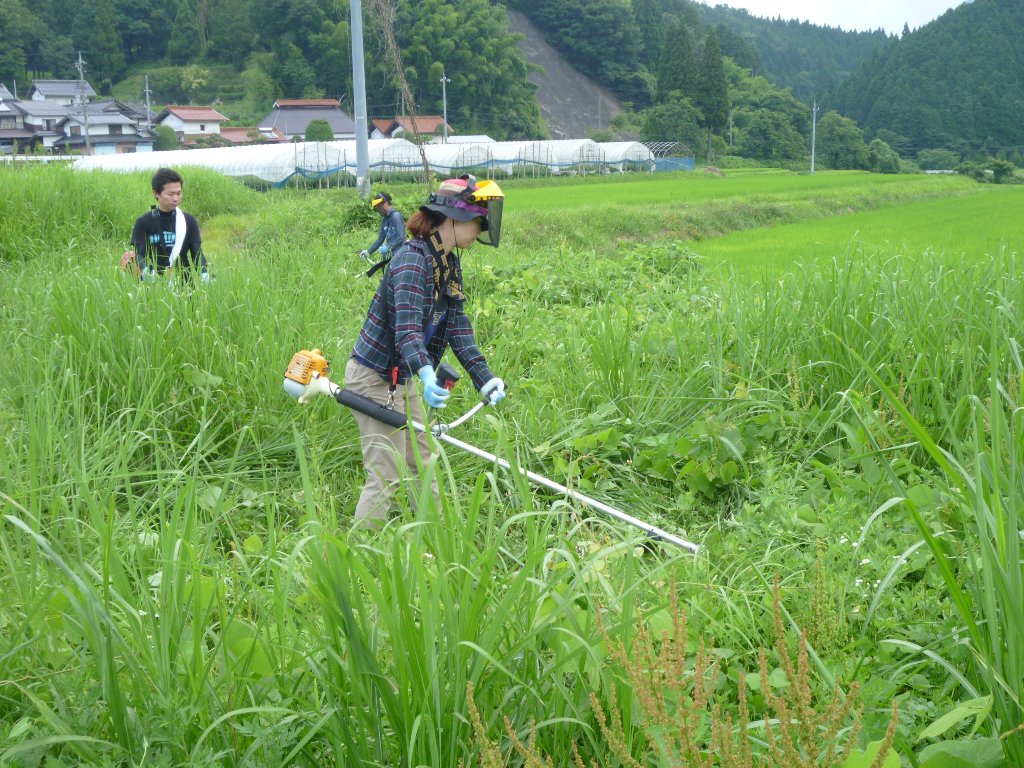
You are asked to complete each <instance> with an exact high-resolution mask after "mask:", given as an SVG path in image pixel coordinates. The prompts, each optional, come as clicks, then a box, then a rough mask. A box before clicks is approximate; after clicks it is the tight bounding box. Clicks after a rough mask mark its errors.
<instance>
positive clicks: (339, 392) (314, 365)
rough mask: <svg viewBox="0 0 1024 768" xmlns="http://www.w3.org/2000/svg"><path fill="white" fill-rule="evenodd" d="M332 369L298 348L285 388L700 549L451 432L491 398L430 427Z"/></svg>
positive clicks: (440, 372) (441, 369)
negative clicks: (426, 436) (349, 385)
mask: <svg viewBox="0 0 1024 768" xmlns="http://www.w3.org/2000/svg"><path fill="white" fill-rule="evenodd" d="M329 373H330V363H329V362H328V361H327V359H326V358H325V357H324V356H323V355H322V354H321V353H320V350H319V349H314V350H306V349H304V350H302V351H300V352H296V353H295V356H294V357H292V360H291V363H289V364H288V369H287V370H286V371H285V372H284V391H285V392H287V393H288V394H289V395H290V396H291V397H294V398H295V399H297V400H298V401H299V403H301V404H303V405H305V404H306V403H308V402H309V401H311V400H312V399H313V398H314V397H316V396H317V395H329V396H330V397H333V398H334V399H335V400H336V401H337V402H338V403H340V404H341V405H344V406H347V407H348V408H352V409H353V410H356V411H359V412H360V413H364V414H366V415H367V416H370V417H372V418H374V419H377V420H378V421H381V422H383V423H384V424H387V425H388V426H391V427H394V428H395V429H405V428H408V429H412V430H415V431H416V432H429V433H430V434H432V435H433V436H434V437H435V438H436V439H437V440H438V441H440V442H442V443H446V444H448V445H451V446H454V447H455V448H459V449H460V450H463V451H466V452H467V453H471V454H473V455H474V456H478V457H480V458H481V459H484V460H486V461H488V462H491V463H492V464H497V465H498V466H499V467H502V468H503V469H507V470H510V471H517V472H519V473H520V474H521V475H522V476H523V477H525V478H526V479H527V480H529V481H530V482H532V483H536V484H537V485H541V486H543V487H545V488H547V489H549V490H552V491H555V492H556V493H560V494H562V495H563V496H568V497H570V498H572V499H575V500H576V501H578V502H580V503H581V504H584V505H586V506H588V507H590V508H591V509H596V510H597V511H598V512H603V513H604V514H606V515H609V516H610V517H614V518H615V519H616V520H619V521H621V522H623V523H626V524H627V525H632V526H633V527H634V528H639V529H640V530H642V531H643V532H644V533H646V534H647V535H648V536H650V537H651V538H654V539H660V540H661V541H667V542H668V543H670V544H675V545H676V546H677V547H682V548H683V549H686V550H688V551H690V552H697V551H698V550H699V549H700V547H699V546H698V545H696V544H694V543H692V542H689V541H686V540H685V539H681V538H679V537H678V536H676V535H674V534H671V533H669V532H668V531H663V530H662V529H661V528H657V527H655V526H653V525H649V524H648V523H645V522H644V521H642V520H638V519H637V518H635V517H632V516H631V515H627V514H626V513H625V512H623V511H621V510H618V509H616V508H615V507H612V506H609V505H608V504H605V503H604V502H603V501H599V500H597V499H594V498H591V497H590V496H586V495H585V494H582V493H580V492H579V491H574V490H572V489H571V488H567V487H566V486H564V485H561V484H560V483H556V482H555V481H553V480H549V479H548V478H546V477H544V476H542V475H538V474H537V473H536V472H531V471H530V470H528V469H523V468H522V467H513V466H512V465H511V464H509V462H507V461H506V460H505V459H502V458H501V457H499V456H495V455H494V454H492V453H488V452H487V451H484V450H481V449H480V448H477V447H476V446H473V445H470V444H469V443H465V442H463V441H462V440H459V439H457V438H455V437H452V436H451V435H450V434H449V431H450V430H452V429H454V428H455V427H457V426H459V425H460V424H464V423H465V422H466V421H468V420H469V419H470V418H472V417H473V416H474V415H475V414H476V413H477V412H478V411H479V410H480V409H481V408H483V407H484V406H485V405H487V404H488V401H484V402H480V403H477V404H476V405H474V406H473V407H472V408H470V409H469V410H468V411H467V412H466V413H465V414H463V415H462V416H461V417H459V418H458V419H456V420H455V421H453V422H451V423H450V424H440V423H439V424H433V425H430V426H429V427H428V426H427V425H425V424H420V423H419V422H417V421H413V420H412V419H408V418H407V417H406V415H405V414H404V413H403V412H401V411H399V410H395V409H394V407H387V406H383V405H380V404H379V403H375V402H374V401H373V400H370V399H368V398H365V397H363V396H362V395H357V394H356V393H355V392H350V391H348V390H347V389H344V388H342V387H339V386H338V385H337V384H335V383H334V382H332V381H331V380H330V378H328V374H329ZM458 379H459V375H458V374H457V373H456V372H455V369H454V368H452V367H451V366H450V365H448V364H447V363H442V364H441V365H440V366H438V368H437V380H438V383H439V384H441V386H443V387H445V388H446V389H452V388H453V387H454V386H455V383H456V382H457V381H458Z"/></svg>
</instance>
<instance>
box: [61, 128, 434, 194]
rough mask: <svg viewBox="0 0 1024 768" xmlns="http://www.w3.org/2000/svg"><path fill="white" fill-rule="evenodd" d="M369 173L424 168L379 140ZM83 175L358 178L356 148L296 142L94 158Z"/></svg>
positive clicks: (393, 142)
mask: <svg viewBox="0 0 1024 768" xmlns="http://www.w3.org/2000/svg"><path fill="white" fill-rule="evenodd" d="M368 147H369V154H370V168H371V170H373V169H378V168H389V169H394V170H416V169H418V168H421V167H422V163H421V161H420V153H419V150H418V149H416V146H415V145H414V144H412V143H411V142H408V141H406V140H404V139H375V140H371V141H369V142H368ZM74 167H75V168H77V169H79V170H105V171H116V172H121V173H130V172H133V171H155V170H156V169H157V168H165V167H166V168H187V167H193V168H196V167H198V168H209V169H210V170H213V171H217V172H219V173H223V174H224V175H225V176H252V177H255V178H258V179H262V180H263V181H267V182H271V183H273V184H283V183H284V182H286V181H287V180H288V179H290V178H291V177H292V176H295V175H301V176H312V177H317V176H323V175H327V174H332V173H349V174H351V175H353V176H354V175H355V174H356V142H355V141H354V140H353V141H327V142H310V141H306V142H295V143H290V144H252V145H247V146H242V147H216V148H212V149H177V150H171V151H168V152H143V153H130V154H124V155H93V156H89V157H82V158H79V159H78V160H76V161H75V163H74Z"/></svg>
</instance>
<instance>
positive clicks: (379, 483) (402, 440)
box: [345, 358, 438, 522]
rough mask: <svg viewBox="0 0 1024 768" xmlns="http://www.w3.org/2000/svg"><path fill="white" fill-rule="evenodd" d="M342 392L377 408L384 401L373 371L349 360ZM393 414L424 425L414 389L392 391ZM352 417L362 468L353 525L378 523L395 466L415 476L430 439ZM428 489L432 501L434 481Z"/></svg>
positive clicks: (387, 507)
mask: <svg viewBox="0 0 1024 768" xmlns="http://www.w3.org/2000/svg"><path fill="white" fill-rule="evenodd" d="M345 388H346V389H348V390H350V391H352V392H354V393H355V394H357V395H362V396H363V397H366V398H369V399H370V400H373V401H374V402H375V403H380V404H381V405H385V404H386V403H387V401H388V384H387V382H386V381H384V379H382V378H381V377H380V376H379V375H378V374H377V373H376V372H375V371H373V370H371V369H370V368H367V367H366V366H365V365H361V364H360V363H358V362H356V360H355V358H349V361H348V365H347V366H346V367H345ZM395 410H398V411H405V412H406V413H407V414H408V415H409V416H411V417H412V419H413V421H418V422H419V423H420V424H424V423H425V421H424V418H423V413H422V411H421V409H420V398H419V393H418V392H417V391H416V388H415V387H414V386H413V387H409V386H406V385H405V384H399V385H398V388H397V389H396V390H395ZM352 415H353V416H354V417H355V419H356V424H358V425H359V441H360V445H361V446H362V449H363V466H364V467H365V468H366V484H365V485H364V486H363V492H362V493H361V494H360V496H359V503H358V504H357V505H356V522H361V521H370V522H379V521H381V520H385V519H387V517H388V514H389V513H390V511H391V505H392V501H393V499H394V495H395V492H396V491H397V490H398V489H399V487H400V485H401V474H400V467H399V463H400V462H401V463H403V464H404V465H405V467H406V468H407V469H408V471H409V474H410V475H413V476H415V475H416V474H417V465H416V456H417V453H418V454H419V460H420V463H421V464H426V462H427V461H428V460H429V459H430V438H429V437H428V436H427V435H426V434H424V433H422V432H414V431H413V430H411V429H395V428H394V427H390V426H388V425H387V424H385V423H384V422H382V421H377V419H375V418H373V417H371V416H367V415H366V414H364V413H360V412H359V411H356V410H353V411H352ZM431 488H432V489H433V492H434V497H435V498H436V497H437V495H438V489H437V478H436V477H435V478H433V479H432V481H431Z"/></svg>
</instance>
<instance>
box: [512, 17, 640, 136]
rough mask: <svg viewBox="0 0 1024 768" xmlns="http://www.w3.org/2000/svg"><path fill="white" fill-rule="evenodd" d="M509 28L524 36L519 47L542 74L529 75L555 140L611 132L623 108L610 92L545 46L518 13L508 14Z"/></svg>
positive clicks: (534, 27) (535, 71)
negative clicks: (597, 131)
mask: <svg viewBox="0 0 1024 768" xmlns="http://www.w3.org/2000/svg"><path fill="white" fill-rule="evenodd" d="M508 19H509V27H510V28H511V30H512V31H513V32H517V33H519V34H522V35H523V39H522V40H520V41H519V47H520V48H521V49H522V50H523V53H525V54H526V60H527V61H528V62H529V63H530V64H537V65H539V66H540V67H542V69H541V70H533V71H531V72H530V74H529V80H530V82H531V83H536V85H537V99H538V101H540V113H541V116H543V118H544V121H545V122H546V123H547V126H548V132H549V133H550V134H551V138H552V139H585V138H586V137H587V131H590V130H594V129H596V128H607V127H608V120H609V119H610V118H611V117H612V115H614V114H616V113H618V112H621V111H622V104H621V103H620V102H619V100H618V99H617V98H615V96H613V95H612V93H611V92H610V91H608V90H607V89H605V88H603V87H601V86H600V85H598V84H597V82H596V81H594V80H592V79H591V78H590V77H589V76H588V75H587V74H585V73H583V72H580V71H579V70H577V69H576V68H575V67H573V66H572V65H571V64H569V63H568V62H567V61H566V60H565V59H564V58H562V55H561V54H560V53H559V52H558V51H556V50H555V49H554V48H552V47H551V46H550V45H548V44H547V43H546V42H544V35H543V33H542V32H541V31H540V30H539V29H538V28H537V27H536V26H534V25H533V24H532V23H531V22H530V20H529V19H527V18H526V17H525V16H524V15H523V14H521V13H519V12H518V11H512V10H510V11H509V12H508Z"/></svg>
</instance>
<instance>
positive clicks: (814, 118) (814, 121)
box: [811, 99, 818, 176]
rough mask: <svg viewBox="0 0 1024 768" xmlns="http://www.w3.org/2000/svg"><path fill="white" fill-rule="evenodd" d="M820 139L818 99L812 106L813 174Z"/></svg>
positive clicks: (812, 173)
mask: <svg viewBox="0 0 1024 768" xmlns="http://www.w3.org/2000/svg"><path fill="white" fill-rule="evenodd" d="M817 140H818V100H817V99H815V100H814V106H813V107H811V176H813V175H814V144H815V142H817Z"/></svg>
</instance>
